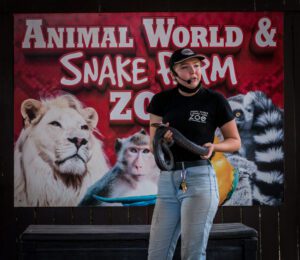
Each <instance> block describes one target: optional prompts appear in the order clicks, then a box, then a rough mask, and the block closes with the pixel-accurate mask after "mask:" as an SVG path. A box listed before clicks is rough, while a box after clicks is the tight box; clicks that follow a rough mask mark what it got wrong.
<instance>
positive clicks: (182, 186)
mask: <svg viewBox="0 0 300 260" xmlns="http://www.w3.org/2000/svg"><path fill="white" fill-rule="evenodd" d="M186 173H187V171H186V169H185V168H184V164H183V163H182V170H181V174H180V175H181V183H180V186H179V189H180V190H182V192H183V193H185V192H186V191H187V184H186V181H185V180H186Z"/></svg>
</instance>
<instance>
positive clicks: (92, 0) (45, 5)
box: [3, 0, 99, 13]
mask: <svg viewBox="0 0 300 260" xmlns="http://www.w3.org/2000/svg"><path fill="white" fill-rule="evenodd" d="M4 5H5V6H4V9H3V10H5V11H6V12H9V11H11V12H14V13H19V12H20V13H34V12H40V13H43V12H48V13H57V12H59V13H63V12H78V13H84V12H91V11H94V12H98V5H99V1H98V0H89V1H86V3H85V4H82V2H81V1H72V0H64V1H59V0H45V1H44V2H41V1H39V0H30V4H28V2H27V3H26V2H24V1H20V0H6V3H5V4H4Z"/></svg>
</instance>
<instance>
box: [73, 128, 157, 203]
mask: <svg viewBox="0 0 300 260" xmlns="http://www.w3.org/2000/svg"><path fill="white" fill-rule="evenodd" d="M149 142H150V138H149V135H148V134H147V133H146V131H145V130H144V129H141V130H140V131H138V132H136V133H134V134H133V135H131V136H129V137H127V138H117V140H116V142H115V152H116V155H117V160H116V163H115V165H114V166H113V167H112V168H111V170H110V171H108V172H107V173H106V174H105V175H104V176H103V177H102V178H101V179H99V180H98V181H97V182H95V183H94V184H93V185H92V186H90V187H89V188H88V190H87V192H86V194H85V196H84V197H83V199H82V200H81V201H80V203H79V205H78V206H100V205H102V206H104V205H105V206H115V205H121V204H116V203H104V202H102V201H99V200H97V199H96V198H95V197H94V196H93V195H98V196H101V197H106V198H115V197H130V196H139V195H152V194H156V193H157V182H158V177H159V172H160V171H159V168H158V167H157V165H156V163H155V160H154V156H153V154H152V153H151V151H150V143H149Z"/></svg>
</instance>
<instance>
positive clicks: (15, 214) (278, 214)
mask: <svg viewBox="0 0 300 260" xmlns="http://www.w3.org/2000/svg"><path fill="white" fill-rule="evenodd" d="M141 11H145V12H146V11H147V12H148V11H167V12H168V11H203V12H205V11H283V12H284V77H285V79H284V101H285V102H284V103H285V106H284V111H285V124H284V131H285V193H284V203H283V205H282V206H280V207H267V206H253V207H220V208H219V210H218V213H217V216H216V218H215V223H227V222H241V223H244V224H246V225H248V226H250V227H253V228H255V229H256V230H257V231H258V234H259V240H258V252H257V259H259V260H261V259H263V260H265V259H272V260H273V259H283V260H294V259H295V260H297V259H298V260H299V259H300V252H299V247H300V245H299V243H300V230H299V222H300V214H299V213H298V212H299V211H300V192H299V187H300V185H299V180H300V177H299V174H300V163H299V162H300V150H299V147H300V137H299V133H300V26H299V25H300V1H299V0H281V1H278V0H272V1H271V0H268V1H267V0H264V1H253V0H251V1H250V0H243V1H240V0H226V1H221V0H210V1H196V0H185V1H171V0H152V1H145V0H125V1H117V0H88V1H79V0H72V1H70V0H64V1H58V0H44V1H36V0H27V1H17V0H14V1H11V0H2V1H1V3H0V32H1V34H0V112H1V127H0V202H1V213H0V218H1V221H0V223H1V225H0V248H1V249H0V259H16V258H17V249H18V243H17V242H18V239H19V235H20V233H21V232H23V231H24V229H25V228H26V227H27V226H28V225H29V224H106V225H108V224H118V225H120V224H121V225H122V224H132V225H138V224H150V222H151V217H152V212H153V207H151V206H149V207H121V208H117V207H116V208H113V207H109V208H105V207H102V208H14V207H13V146H14V143H13V114H14V111H13V13H42V12H46V13H51V12H55V13H57V12H78V13H79V12H141ZM297 75H298V76H297ZM298 160H299V162H298Z"/></svg>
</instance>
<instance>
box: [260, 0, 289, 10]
mask: <svg viewBox="0 0 300 260" xmlns="http://www.w3.org/2000/svg"><path fill="white" fill-rule="evenodd" d="M254 2H255V11H266V10H268V11H282V10H284V8H285V2H284V1H282V0H274V1H269V0H259V1H254Z"/></svg>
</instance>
